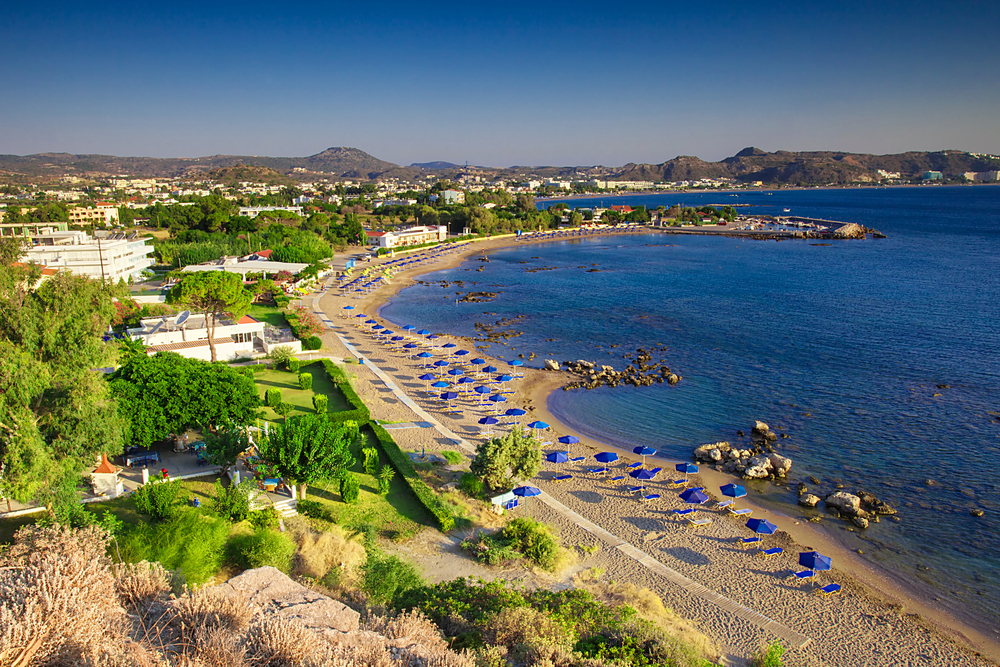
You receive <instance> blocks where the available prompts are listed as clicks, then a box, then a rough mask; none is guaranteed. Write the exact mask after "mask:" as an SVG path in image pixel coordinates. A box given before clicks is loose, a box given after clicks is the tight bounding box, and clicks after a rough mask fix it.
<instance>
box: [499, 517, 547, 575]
mask: <svg viewBox="0 0 1000 667" xmlns="http://www.w3.org/2000/svg"><path fill="white" fill-rule="evenodd" d="M500 534H501V536H502V537H503V539H505V540H507V542H508V544H510V546H511V547H513V548H514V549H517V550H518V551H519V552H521V553H522V554H524V555H525V556H526V557H527V558H528V560H530V561H531V562H533V563H535V564H536V565H538V566H539V567H541V568H543V569H546V570H549V571H550V572H552V571H555V569H556V567H557V565H558V564H559V543H558V542H556V539H555V538H554V537H553V536H552V531H551V530H550V529H549V527H548V526H546V525H545V524H543V523H539V522H537V521H532V520H531V519H528V518H525V517H518V518H516V519H514V520H513V521H511V522H510V523H508V524H507V525H506V526H504V527H503V529H502V530H501V531H500Z"/></svg>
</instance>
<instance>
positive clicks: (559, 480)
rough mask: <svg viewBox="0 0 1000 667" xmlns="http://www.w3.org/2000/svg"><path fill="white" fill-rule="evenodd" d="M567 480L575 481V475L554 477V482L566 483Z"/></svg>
mask: <svg viewBox="0 0 1000 667" xmlns="http://www.w3.org/2000/svg"><path fill="white" fill-rule="evenodd" d="M567 479H573V475H559V476H558V477H553V478H552V481H553V482H565V481H566V480H567Z"/></svg>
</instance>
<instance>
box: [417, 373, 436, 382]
mask: <svg viewBox="0 0 1000 667" xmlns="http://www.w3.org/2000/svg"><path fill="white" fill-rule="evenodd" d="M417 379H418V380H423V381H424V382H430V381H431V380H437V376H436V375H434V374H432V373H424V374H423V375H421V376H420V377H419V378H417Z"/></svg>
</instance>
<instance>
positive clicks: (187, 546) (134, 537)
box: [118, 509, 230, 585]
mask: <svg viewBox="0 0 1000 667" xmlns="http://www.w3.org/2000/svg"><path fill="white" fill-rule="evenodd" d="M229 529H230V523H229V522H228V521H226V520H225V519H220V518H218V517H214V516H209V515H207V514H205V513H203V512H199V511H197V510H194V509H182V510H181V511H179V512H178V514H177V516H176V517H174V518H173V519H171V520H170V521H167V522H165V523H160V524H151V523H140V524H138V525H136V526H132V527H131V528H127V529H126V530H125V531H124V533H123V534H122V536H121V537H120V538H119V540H118V547H119V553H120V554H121V557H122V560H124V561H125V562H127V563H138V562H140V561H149V562H151V563H152V562H157V563H160V564H161V565H163V567H165V568H167V569H168V570H174V571H176V572H179V573H180V574H182V575H183V576H184V578H185V579H186V580H187V582H188V583H189V584H193V585H197V584H203V583H205V582H206V581H207V580H208V579H210V578H211V577H213V576H214V575H215V574H216V573H217V572H218V571H219V568H220V567H221V566H222V559H223V548H224V546H225V543H226V536H227V535H228V534H229Z"/></svg>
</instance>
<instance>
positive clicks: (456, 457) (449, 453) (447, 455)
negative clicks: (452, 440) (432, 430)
mask: <svg viewBox="0 0 1000 667" xmlns="http://www.w3.org/2000/svg"><path fill="white" fill-rule="evenodd" d="M441 456H443V457H444V460H445V461H447V462H448V464H449V465H453V466H457V465H458V464H460V463H461V462H462V461H464V460H465V457H464V456H462V454H461V453H459V452H456V451H455V450H454V449H445V450H443V451H442V452H441Z"/></svg>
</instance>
